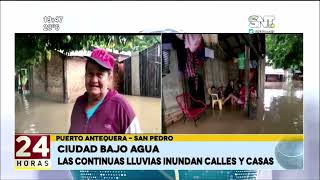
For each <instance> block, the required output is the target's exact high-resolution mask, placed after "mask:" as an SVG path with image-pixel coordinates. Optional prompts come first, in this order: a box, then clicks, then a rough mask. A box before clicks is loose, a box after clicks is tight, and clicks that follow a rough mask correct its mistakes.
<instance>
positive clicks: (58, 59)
mask: <svg viewBox="0 0 320 180" xmlns="http://www.w3.org/2000/svg"><path fill="white" fill-rule="evenodd" d="M63 56H64V55H63V54H61V53H59V52H56V51H52V53H51V59H50V61H49V62H48V63H47V67H48V92H47V94H48V96H49V98H50V99H52V100H55V101H59V102H63V100H64V97H63Z"/></svg>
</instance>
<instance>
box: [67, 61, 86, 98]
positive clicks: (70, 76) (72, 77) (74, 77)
mask: <svg viewBox="0 0 320 180" xmlns="http://www.w3.org/2000/svg"><path fill="white" fill-rule="evenodd" d="M85 66H86V59H85V58H82V57H77V56H70V57H67V58H66V68H65V69H66V89H67V102H75V100H76V99H77V97H79V96H80V95H82V94H83V93H84V92H85V91H86V87H85Z"/></svg>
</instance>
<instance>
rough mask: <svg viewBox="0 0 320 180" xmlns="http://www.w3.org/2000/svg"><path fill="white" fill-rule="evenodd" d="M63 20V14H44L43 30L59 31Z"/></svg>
mask: <svg viewBox="0 0 320 180" xmlns="http://www.w3.org/2000/svg"><path fill="white" fill-rule="evenodd" d="M62 21H63V16H44V17H43V22H44V24H43V30H44V31H59V30H60V28H61V24H62Z"/></svg>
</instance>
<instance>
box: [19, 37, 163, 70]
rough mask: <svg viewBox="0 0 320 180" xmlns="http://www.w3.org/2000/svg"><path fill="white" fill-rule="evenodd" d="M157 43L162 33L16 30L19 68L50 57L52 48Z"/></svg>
mask: <svg viewBox="0 0 320 180" xmlns="http://www.w3.org/2000/svg"><path fill="white" fill-rule="evenodd" d="M156 43H160V35H90V34H70V35H69V34H16V38H15V54H16V57H15V58H16V61H15V62H16V70H17V71H18V70H19V69H21V68H28V67H31V66H34V65H37V64H39V63H41V62H42V61H43V60H49V59H50V52H51V50H58V51H62V52H63V53H65V54H68V53H70V52H71V51H77V50H90V49H91V48H92V47H101V48H109V49H112V50H117V51H118V52H123V51H141V50H142V49H145V48H148V47H150V46H152V45H154V44H156Z"/></svg>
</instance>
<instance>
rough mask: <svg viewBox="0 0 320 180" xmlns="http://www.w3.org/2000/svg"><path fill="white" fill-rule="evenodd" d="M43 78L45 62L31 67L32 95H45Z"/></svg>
mask: <svg viewBox="0 0 320 180" xmlns="http://www.w3.org/2000/svg"><path fill="white" fill-rule="evenodd" d="M45 80H46V79H45V64H44V63H42V64H40V65H38V66H35V67H33V70H32V84H31V85H32V87H31V93H32V94H33V95H34V96H46V90H45Z"/></svg>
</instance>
